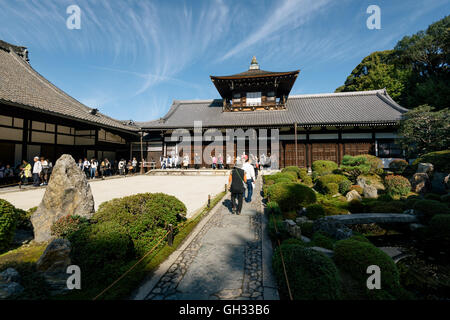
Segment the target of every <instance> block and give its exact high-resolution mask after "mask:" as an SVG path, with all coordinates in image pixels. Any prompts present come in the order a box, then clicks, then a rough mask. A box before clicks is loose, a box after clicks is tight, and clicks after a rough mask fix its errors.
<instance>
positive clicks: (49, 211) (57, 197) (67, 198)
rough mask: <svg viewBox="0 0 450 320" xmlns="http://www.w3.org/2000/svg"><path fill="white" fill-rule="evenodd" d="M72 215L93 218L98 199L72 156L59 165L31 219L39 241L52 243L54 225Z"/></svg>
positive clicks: (54, 170) (54, 169)
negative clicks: (62, 218)
mask: <svg viewBox="0 0 450 320" xmlns="http://www.w3.org/2000/svg"><path fill="white" fill-rule="evenodd" d="M69 214H70V215H78V216H81V217H86V218H91V217H92V215H93V214H94V197H93V196H92V192H91V187H90V186H89V184H88V182H87V179H86V176H85V174H84V173H83V172H81V170H80V169H79V168H78V167H77V165H76V163H75V160H74V159H73V158H72V156H70V155H68V154H64V155H62V156H61V158H59V159H58V161H56V164H55V166H54V168H53V171H52V175H51V178H50V182H49V184H48V186H47V189H46V190H45V194H44V197H43V199H42V201H41V203H40V205H39V207H38V208H37V210H36V212H35V213H34V214H33V215H32V216H31V222H32V224H33V228H34V236H35V241H36V242H44V241H49V240H50V239H51V238H52V236H51V231H50V228H51V226H52V225H53V223H54V222H55V221H57V220H58V219H59V218H61V217H63V216H66V215H69Z"/></svg>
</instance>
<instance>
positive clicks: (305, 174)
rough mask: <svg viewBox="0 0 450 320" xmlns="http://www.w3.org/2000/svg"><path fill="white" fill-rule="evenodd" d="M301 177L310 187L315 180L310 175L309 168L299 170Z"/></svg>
mask: <svg viewBox="0 0 450 320" xmlns="http://www.w3.org/2000/svg"><path fill="white" fill-rule="evenodd" d="M299 177H300V180H301V182H302V183H303V184H305V185H307V186H308V187H312V185H313V181H312V178H311V177H310V176H309V175H308V170H307V169H305V168H301V169H300V171H299Z"/></svg>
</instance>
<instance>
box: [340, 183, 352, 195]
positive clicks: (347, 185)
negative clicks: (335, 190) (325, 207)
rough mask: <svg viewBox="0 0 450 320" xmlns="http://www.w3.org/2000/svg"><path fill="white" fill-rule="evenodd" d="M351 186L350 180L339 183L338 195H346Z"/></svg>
mask: <svg viewBox="0 0 450 320" xmlns="http://www.w3.org/2000/svg"><path fill="white" fill-rule="evenodd" d="M351 186H352V183H351V182H350V180H343V181H341V182H339V193H340V194H346V193H347V191H349V190H350V187H351Z"/></svg>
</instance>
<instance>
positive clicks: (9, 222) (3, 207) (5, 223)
mask: <svg viewBox="0 0 450 320" xmlns="http://www.w3.org/2000/svg"><path fill="white" fill-rule="evenodd" d="M16 224H17V214H16V208H15V207H14V206H13V205H12V204H11V203H9V202H8V201H6V200H3V199H0V253H2V252H4V251H7V250H8V249H9V246H10V245H11V242H12V240H13V238H14V232H15V230H16Z"/></svg>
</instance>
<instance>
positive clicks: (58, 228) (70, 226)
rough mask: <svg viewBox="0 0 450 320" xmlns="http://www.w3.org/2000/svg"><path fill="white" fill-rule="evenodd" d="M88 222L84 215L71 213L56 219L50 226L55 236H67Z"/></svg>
mask: <svg viewBox="0 0 450 320" xmlns="http://www.w3.org/2000/svg"><path fill="white" fill-rule="evenodd" d="M88 223H89V221H88V220H87V219H86V218H84V217H80V216H76V215H70V214H69V215H67V216H64V217H61V218H59V219H58V220H56V221H55V223H53V225H52V226H51V227H50V231H51V234H52V235H53V236H56V237H58V238H67V237H69V236H70V235H71V234H72V233H74V232H76V231H78V230H80V229H81V228H82V227H83V225H85V224H88Z"/></svg>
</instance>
